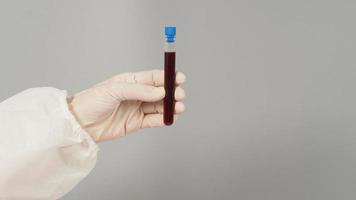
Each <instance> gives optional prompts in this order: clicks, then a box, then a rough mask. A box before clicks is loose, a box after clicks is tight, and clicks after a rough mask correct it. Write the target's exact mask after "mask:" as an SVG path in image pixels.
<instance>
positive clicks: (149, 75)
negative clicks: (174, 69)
mask: <svg viewBox="0 0 356 200" xmlns="http://www.w3.org/2000/svg"><path fill="white" fill-rule="evenodd" d="M185 79H186V77H185V75H184V74H183V73H182V72H178V73H177V75H176V84H177V85H180V84H182V83H183V82H184V81H185ZM113 80H114V81H118V82H126V83H140V84H145V85H152V86H163V85H164V71H163V70H150V71H142V72H127V73H123V74H119V75H117V76H115V77H114V78H113Z"/></svg>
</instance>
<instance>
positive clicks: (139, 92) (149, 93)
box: [104, 82, 165, 102]
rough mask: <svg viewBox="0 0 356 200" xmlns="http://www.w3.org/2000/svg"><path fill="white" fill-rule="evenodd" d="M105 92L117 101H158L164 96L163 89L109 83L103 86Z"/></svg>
mask: <svg viewBox="0 0 356 200" xmlns="http://www.w3.org/2000/svg"><path fill="white" fill-rule="evenodd" d="M104 87H105V88H106V91H107V92H108V93H109V94H110V95H111V96H113V97H114V98H116V99H117V100H119V101H125V100H138V101H145V102H155V101H160V100H162V99H163V98H164V96H165V90H164V88H163V87H155V86H151V85H144V84H138V83H115V82H111V83H109V84H108V85H106V86H104Z"/></svg>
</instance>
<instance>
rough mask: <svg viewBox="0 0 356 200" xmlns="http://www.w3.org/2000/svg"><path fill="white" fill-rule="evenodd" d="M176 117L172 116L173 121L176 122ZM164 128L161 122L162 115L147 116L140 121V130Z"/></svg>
mask: <svg viewBox="0 0 356 200" xmlns="http://www.w3.org/2000/svg"><path fill="white" fill-rule="evenodd" d="M177 118H178V117H177V116H176V115H174V121H176V120H177ZM162 126H165V125H164V122H163V115H162V114H148V115H145V117H144V118H143V121H142V126H141V127H142V128H154V127H162Z"/></svg>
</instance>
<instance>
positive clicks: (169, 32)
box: [164, 26, 176, 43]
mask: <svg viewBox="0 0 356 200" xmlns="http://www.w3.org/2000/svg"><path fill="white" fill-rule="evenodd" d="M164 33H165V35H166V38H167V42H168V43H173V42H174V39H175V37H176V27H175V26H166V27H164Z"/></svg>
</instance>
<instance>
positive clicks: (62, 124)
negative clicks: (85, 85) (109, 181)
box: [0, 88, 98, 199]
mask: <svg viewBox="0 0 356 200" xmlns="http://www.w3.org/2000/svg"><path fill="white" fill-rule="evenodd" d="M97 152H98V146H97V145H96V143H95V142H94V141H93V140H92V139H91V137H90V136H89V135H88V134H87V133H86V132H85V131H84V130H83V129H82V128H81V126H80V125H79V124H78V123H77V121H76V119H75V118H74V116H73V115H72V114H71V112H70V111H69V109H68V104H67V92H66V91H62V90H58V89H55V88H33V89H28V90H26V91H23V92H21V93H19V94H17V95H15V96H13V97H11V98H9V99H7V100H5V101H4V102H2V103H0V199H58V198H60V197H62V196H63V195H64V194H66V193H67V192H69V191H70V190H71V189H72V188H73V187H74V186H75V185H76V184H78V183H79V182H80V180H82V179H83V178H84V177H85V176H86V175H87V174H88V173H89V172H90V171H91V170H92V169H93V167H94V165H95V162H96V158H97Z"/></svg>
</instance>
